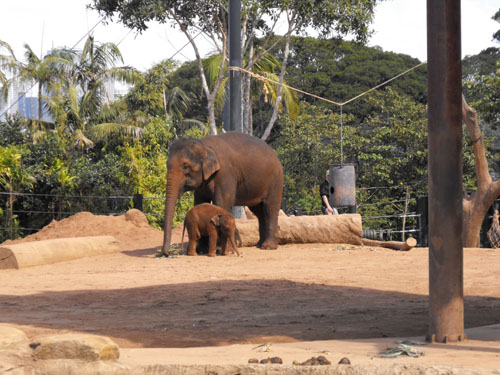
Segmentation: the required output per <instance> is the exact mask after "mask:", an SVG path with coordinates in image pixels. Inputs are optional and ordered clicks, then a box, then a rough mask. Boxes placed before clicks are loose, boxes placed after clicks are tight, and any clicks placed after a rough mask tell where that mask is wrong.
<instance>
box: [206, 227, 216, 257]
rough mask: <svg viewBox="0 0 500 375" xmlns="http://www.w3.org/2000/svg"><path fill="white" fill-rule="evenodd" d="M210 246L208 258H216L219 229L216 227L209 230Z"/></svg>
mask: <svg viewBox="0 0 500 375" xmlns="http://www.w3.org/2000/svg"><path fill="white" fill-rule="evenodd" d="M208 237H209V239H210V240H209V245H208V256H209V257H214V256H215V254H216V251H217V237H218V236H217V229H215V227H213V228H210V229H209V235H208Z"/></svg>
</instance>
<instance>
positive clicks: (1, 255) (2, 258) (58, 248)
mask: <svg viewBox="0 0 500 375" xmlns="http://www.w3.org/2000/svg"><path fill="white" fill-rule="evenodd" d="M118 251H120V247H119V246H118V241H116V239H115V238H114V237H113V236H95V237H74V238H57V239H53V240H43V241H34V242H22V243H18V244H12V245H5V244H3V245H0V269H12V268H13V269H19V268H25V267H32V266H39V265H42V264H50V263H57V262H65V261H68V260H73V259H78V258H83V257H88V256H93V255H102V254H109V253H114V252H118Z"/></svg>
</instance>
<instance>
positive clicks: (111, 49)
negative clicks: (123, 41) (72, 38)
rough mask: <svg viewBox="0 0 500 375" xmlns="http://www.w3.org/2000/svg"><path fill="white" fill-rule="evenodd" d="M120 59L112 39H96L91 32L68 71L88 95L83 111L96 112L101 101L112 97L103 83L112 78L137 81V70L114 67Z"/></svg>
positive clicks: (126, 67)
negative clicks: (105, 41)
mask: <svg viewBox="0 0 500 375" xmlns="http://www.w3.org/2000/svg"><path fill="white" fill-rule="evenodd" d="M117 63H123V57H122V55H121V53H120V50H119V49H118V46H117V45H116V44H114V43H102V44H101V43H96V42H95V41H94V37H93V36H92V35H90V36H89V37H88V38H87V40H86V42H85V46H84V47H83V50H82V51H81V52H80V53H79V54H78V55H77V57H76V59H75V61H74V68H73V70H72V72H71V84H72V85H74V86H77V87H79V88H80V89H81V91H82V94H83V96H87V98H86V100H85V103H86V108H85V111H86V112H87V114H88V115H91V114H96V113H98V112H99V110H100V109H101V107H102V106H103V105H107V104H108V103H110V102H111V101H112V98H110V97H109V93H108V92H107V90H106V84H107V83H108V82H110V81H111V80H117V81H122V82H126V83H136V82H137V81H138V79H139V78H140V73H139V72H138V71H137V70H136V69H134V68H131V67H128V66H122V67H117V66H116V64H117Z"/></svg>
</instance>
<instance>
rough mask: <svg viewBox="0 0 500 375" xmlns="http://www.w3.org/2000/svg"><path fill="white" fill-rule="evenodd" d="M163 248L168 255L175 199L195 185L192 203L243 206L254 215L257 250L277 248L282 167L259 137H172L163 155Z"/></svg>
mask: <svg viewBox="0 0 500 375" xmlns="http://www.w3.org/2000/svg"><path fill="white" fill-rule="evenodd" d="M167 169H168V172H167V193H166V201H165V224H164V238H163V248H162V252H163V254H164V255H168V250H169V247H170V241H171V238H172V223H173V217H174V212H175V205H176V202H177V200H178V199H179V198H180V197H181V195H182V194H183V193H184V192H185V191H190V190H194V204H195V205H197V204H200V203H203V202H212V203H213V204H215V205H217V206H220V207H222V208H224V209H225V210H228V211H229V210H230V209H231V207H233V206H248V207H249V208H250V210H251V211H252V212H253V213H254V214H255V215H256V216H257V218H258V219H259V242H258V243H257V246H258V247H260V248H261V249H276V248H277V247H278V239H277V231H278V214H279V209H280V205H281V194H282V191H283V167H282V166H281V163H280V161H279V159H278V157H277V155H276V153H275V152H274V150H273V149H272V148H271V147H269V146H268V145H267V144H266V143H265V142H264V141H262V140H261V139H259V138H256V137H253V136H250V135H247V134H243V133H237V132H231V133H225V134H220V135H213V136H208V137H205V138H202V139H181V140H178V141H176V142H174V143H173V144H172V145H171V147H170V150H169V156H168V160H167Z"/></svg>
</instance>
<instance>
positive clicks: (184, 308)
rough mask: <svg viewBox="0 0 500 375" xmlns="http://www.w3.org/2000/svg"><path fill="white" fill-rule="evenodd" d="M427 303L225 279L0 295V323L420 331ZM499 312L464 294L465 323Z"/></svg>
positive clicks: (157, 333)
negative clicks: (109, 288) (143, 286)
mask: <svg viewBox="0 0 500 375" xmlns="http://www.w3.org/2000/svg"><path fill="white" fill-rule="evenodd" d="M136 255H138V256H141V253H137V254H136ZM151 277H154V275H151ZM427 304H428V302H427V297H426V296H422V295H415V294H405V293H397V292H384V291H378V290H372V289H363V288H353V287H336V286H328V285H319V284H306V283H298V282H292V281H287V280H278V281H273V280H247V281H232V280H226V281H211V282H203V283H200V282H197V283H179V284H173V285H159V286H153V287H145V288H128V289H119V290H85V291H71V292H45V293H40V294H33V295H29V296H12V295H0V321H1V322H5V323H11V324H16V325H30V326H34V327H39V328H46V329H50V330H57V331H61V330H71V331H80V332H87V333H92V334H99V335H106V336H111V337H117V338H121V339H124V340H127V341H129V342H133V343H134V344H135V345H137V346H144V347H193V346H211V345H226V344H234V343H262V342H266V341H273V342H287V341H288V342H290V341H309V340H331V339H358V338H376V337H410V336H423V335H425V333H426V330H427V323H428V315H427V314H428V313H427ZM498 311H500V299H498V298H489V297H468V298H467V299H466V310H465V323H466V327H475V326H483V325H489V324H496V323H500V316H499V314H498Z"/></svg>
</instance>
